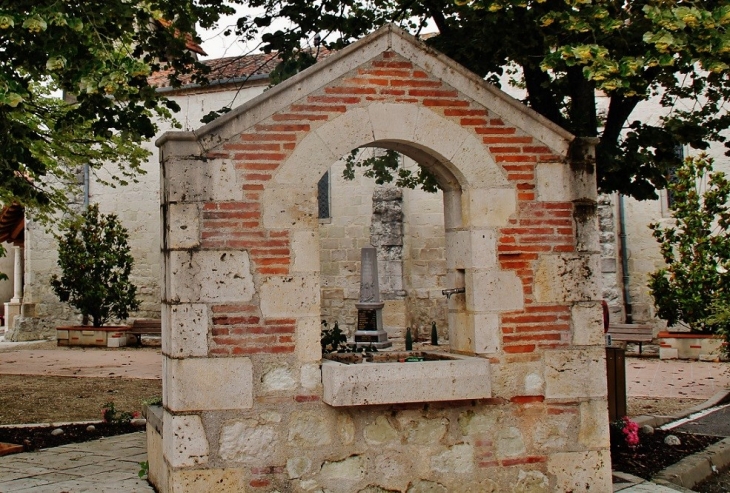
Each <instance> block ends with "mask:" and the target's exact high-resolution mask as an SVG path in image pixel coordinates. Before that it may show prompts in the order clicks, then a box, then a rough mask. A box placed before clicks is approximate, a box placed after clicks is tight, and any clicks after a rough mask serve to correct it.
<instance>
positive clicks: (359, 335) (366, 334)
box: [355, 246, 392, 349]
mask: <svg viewBox="0 0 730 493" xmlns="http://www.w3.org/2000/svg"><path fill="white" fill-rule="evenodd" d="M360 255H361V260H360V302H359V303H356V304H355V306H356V307H357V330H356V332H355V345H356V346H357V347H366V346H372V347H374V348H376V349H383V348H387V347H390V346H391V345H392V343H391V342H390V341H389V340H388V334H386V332H385V331H384V330H383V306H384V305H385V303H383V302H382V301H380V285H379V283H378V252H377V249H376V248H375V247H372V246H369V247H364V248H363V249H362V251H361V254H360Z"/></svg>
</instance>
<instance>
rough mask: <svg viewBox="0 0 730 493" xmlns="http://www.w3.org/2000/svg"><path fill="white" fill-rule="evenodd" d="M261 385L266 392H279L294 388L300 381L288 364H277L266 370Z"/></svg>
mask: <svg viewBox="0 0 730 493" xmlns="http://www.w3.org/2000/svg"><path fill="white" fill-rule="evenodd" d="M261 384H262V385H261V387H262V390H263V391H264V392H278V391H282V390H294V389H296V388H297V385H298V382H297V380H296V378H295V377H294V372H293V371H292V369H291V368H289V367H288V366H276V367H274V368H270V369H268V370H265V372H264V374H263V376H262V377H261Z"/></svg>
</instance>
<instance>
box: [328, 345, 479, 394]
mask: <svg viewBox="0 0 730 493" xmlns="http://www.w3.org/2000/svg"><path fill="white" fill-rule="evenodd" d="M407 358H423V361H417V362H406V361H405V360H406V359H407ZM490 381H491V380H490V376H489V360H486V359H484V358H474V357H468V356H461V355H456V354H444V353H432V352H427V351H418V352H389V353H366V354H365V355H360V354H354V355H347V354H346V355H329V356H328V359H324V360H323V361H322V385H323V387H324V395H323V397H322V400H323V401H324V402H325V403H327V404H329V405H330V406H335V407H338V406H364V405H375V404H396V403H412V402H437V401H458V400H467V399H486V398H489V397H491V385H490Z"/></svg>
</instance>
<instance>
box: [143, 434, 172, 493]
mask: <svg viewBox="0 0 730 493" xmlns="http://www.w3.org/2000/svg"><path fill="white" fill-rule="evenodd" d="M146 432H147V433H146V434H147V461H148V463H149V470H148V472H147V478H148V479H149V482H150V483H151V484H153V485H155V487H156V488H157V489H158V490H159V491H166V490H167V473H168V469H167V465H166V464H165V458H164V453H163V448H162V435H160V433H159V432H158V431H157V429H156V428H155V427H154V426H152V425H151V424H150V423H149V421H148V422H147V426H146Z"/></svg>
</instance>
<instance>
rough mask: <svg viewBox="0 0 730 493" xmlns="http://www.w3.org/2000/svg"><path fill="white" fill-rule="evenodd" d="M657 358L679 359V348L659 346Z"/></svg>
mask: <svg viewBox="0 0 730 493" xmlns="http://www.w3.org/2000/svg"><path fill="white" fill-rule="evenodd" d="M659 359H679V349H677V348H671V347H659Z"/></svg>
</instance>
